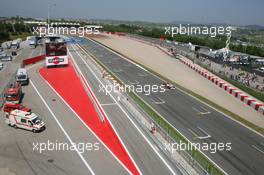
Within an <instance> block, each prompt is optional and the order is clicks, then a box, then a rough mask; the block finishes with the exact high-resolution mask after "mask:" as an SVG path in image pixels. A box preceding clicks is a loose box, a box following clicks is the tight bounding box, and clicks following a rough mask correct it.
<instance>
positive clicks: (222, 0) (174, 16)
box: [0, 0, 264, 26]
mask: <svg viewBox="0 0 264 175" xmlns="http://www.w3.org/2000/svg"><path fill="white" fill-rule="evenodd" d="M48 7H50V8H49V9H50V16H51V18H83V19H115V20H129V21H149V22H172V21H186V22H195V23H228V24H237V25H262V26H264V1H263V0H0V16H17V15H18V16H23V17H33V18H47V16H48Z"/></svg>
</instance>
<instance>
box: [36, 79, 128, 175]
mask: <svg viewBox="0 0 264 175" xmlns="http://www.w3.org/2000/svg"><path fill="white" fill-rule="evenodd" d="M40 77H41V78H42V79H43V80H44V81H45V82H46V83H47V85H48V86H49V87H50V88H51V89H52V90H53V91H54V92H55V94H57V96H58V97H59V98H60V99H61V100H62V101H63V103H64V104H65V105H66V106H67V107H68V108H69V109H70V110H71V111H72V112H73V113H74V114H75V115H76V116H77V118H78V119H79V120H80V122H81V123H82V124H83V125H84V126H85V127H86V128H87V129H88V130H89V131H90V132H91V133H92V134H93V135H94V136H95V138H96V139H97V140H99V142H100V143H101V144H102V145H103V146H104V147H105V148H106V149H107V150H108V151H109V152H110V154H111V155H112V156H113V157H114V158H115V159H116V161H117V162H118V163H120V165H121V166H122V167H123V168H124V169H125V170H126V171H127V172H128V173H129V174H131V175H132V173H131V172H130V171H129V169H127V167H126V166H125V165H124V164H123V163H122V162H121V161H120V160H119V159H118V158H117V157H116V155H115V154H114V153H113V152H112V151H111V150H110V149H109V148H108V147H107V146H106V145H105V143H104V142H103V141H102V140H101V139H100V138H99V137H98V136H97V135H96V134H95V133H94V131H93V130H92V129H91V128H90V127H89V126H88V125H87V124H86V123H85V122H84V121H83V120H82V118H81V117H80V116H79V115H78V114H77V113H76V112H75V111H74V110H73V109H72V107H71V106H70V105H69V104H68V103H67V102H66V101H65V100H64V99H63V98H62V96H61V95H60V94H59V93H58V92H57V91H56V90H55V89H54V88H53V87H52V86H51V85H50V84H49V82H48V81H47V80H45V79H44V78H43V77H42V76H40Z"/></svg>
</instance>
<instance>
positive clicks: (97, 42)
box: [86, 37, 264, 169]
mask: <svg viewBox="0 0 264 175" xmlns="http://www.w3.org/2000/svg"><path fill="white" fill-rule="evenodd" d="M86 39H87V40H89V41H91V42H94V43H96V44H98V45H100V46H101V47H103V48H105V49H106V50H108V51H110V52H112V53H114V54H117V55H119V56H120V57H122V58H124V59H125V60H127V61H128V62H130V63H131V64H133V65H135V66H138V64H137V63H135V62H134V61H132V60H130V59H128V58H126V57H125V56H123V55H120V54H119V53H117V52H116V51H114V50H111V49H109V48H107V47H105V46H104V45H102V44H101V43H100V42H99V41H93V40H91V39H89V38H87V37H86ZM138 67H141V68H142V66H138ZM142 69H143V70H146V69H145V68H142ZM146 71H147V72H149V71H148V70H146ZM149 73H150V74H151V75H153V76H155V77H157V78H158V79H159V80H161V81H163V79H162V78H160V77H159V76H157V75H156V74H154V73H152V72H149ZM175 88H176V89H177V90H179V91H180V92H182V93H183V94H186V95H188V96H189V97H192V98H193V99H195V100H197V101H199V102H200V103H202V104H204V105H206V106H208V107H210V108H211V109H213V110H214V111H216V112H218V113H220V114H222V115H223V116H225V117H227V118H229V119H230V120H232V121H234V122H236V123H238V124H240V125H242V126H244V127H245V128H247V129H248V130H250V131H252V132H254V133H255V134H257V135H259V136H261V137H262V138H264V135H263V134H261V133H259V132H257V131H256V130H254V129H252V128H250V127H249V126H247V125H245V124H244V123H242V122H240V121H238V120H236V119H234V118H232V117H230V116H229V115H227V114H225V113H224V112H222V111H220V110H218V109H216V108H215V107H213V106H211V105H209V104H208V103H206V102H204V101H202V100H200V99H199V98H197V97H195V96H193V95H192V94H190V93H188V92H185V91H184V90H182V89H180V88H178V87H175ZM163 119H164V120H166V119H165V118H163ZM166 121H167V120H166ZM171 126H172V125H171ZM172 127H173V128H175V127H174V126H172ZM175 129H176V128H175ZM207 158H208V159H209V160H211V159H210V158H209V157H208V156H207ZM219 168H220V167H219ZM220 169H221V168H220Z"/></svg>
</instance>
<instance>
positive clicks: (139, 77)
mask: <svg viewBox="0 0 264 175" xmlns="http://www.w3.org/2000/svg"><path fill="white" fill-rule="evenodd" d="M81 47H82V48H84V49H85V50H86V51H88V52H90V53H92V54H93V55H94V56H96V57H97V58H98V59H99V60H100V62H101V63H103V64H104V65H105V66H107V67H108V68H109V69H110V70H111V71H112V72H113V73H114V74H115V75H116V76H118V78H119V79H121V80H122V81H123V82H125V83H126V84H141V85H146V84H147V85H161V84H162V80H160V79H159V78H158V77H156V76H154V75H153V74H151V73H149V72H148V71H146V70H144V69H142V68H141V67H139V66H136V65H134V64H132V63H130V62H129V61H127V60H126V59H124V58H122V57H121V56H120V55H118V54H116V53H113V52H111V51H110V50H108V49H106V48H104V47H103V46H102V45H99V44H98V43H96V42H94V41H91V40H89V39H85V41H84V42H82V44H81ZM161 66H166V65H161ZM183 66H184V65H183ZM157 71H158V70H157ZM175 76H177V75H175ZM138 95H139V96H140V97H141V98H143V99H144V100H145V101H146V102H147V103H148V104H149V105H151V106H152V107H153V108H154V109H155V110H156V111H158V112H159V113H160V114H161V115H162V116H163V117H164V118H165V119H166V120H167V121H168V122H169V123H171V124H172V125H173V126H174V127H175V128H177V129H178V130H179V131H180V132H181V133H182V134H184V136H185V137H187V138H188V139H189V140H190V141H192V142H194V143H202V142H207V143H215V142H216V143H220V142H223V143H228V142H231V146H232V150H231V151H218V152H217V153H209V152H208V151H204V153H205V154H206V155H207V156H208V157H209V158H210V159H212V160H213V161H214V162H215V163H216V164H217V165H219V166H220V167H221V168H222V169H223V170H224V171H225V172H226V173H228V174H236V175H238V174H246V175H248V174H256V175H257V174H258V175H259V174H262V173H263V172H264V166H263V160H264V138H263V137H262V136H260V135H259V134H256V133H255V132H253V131H252V130H250V129H248V128H246V127H244V126H242V125H241V124H239V123H237V122H235V121H233V120H232V119H230V118H229V117H227V116H225V115H224V114H222V113H220V112H218V111H216V110H214V109H212V108H211V107H209V106H207V105H205V104H204V103H201V102H200V101H198V100H196V99H194V98H193V97H191V96H189V95H187V94H185V93H184V92H182V91H180V90H178V89H175V90H167V91H166V92H165V93H152V94H151V95H145V94H144V93H138ZM248 115H250V114H248ZM206 135H210V136H211V137H210V138H207V139H198V138H197V136H198V137H199V136H200V137H203V136H206Z"/></svg>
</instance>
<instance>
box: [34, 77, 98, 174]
mask: <svg viewBox="0 0 264 175" xmlns="http://www.w3.org/2000/svg"><path fill="white" fill-rule="evenodd" d="M30 84H31V85H32V87H33V88H34V89H35V91H36V92H37V94H38V96H39V97H40V99H41V100H42V102H43V103H44V105H45V106H46V107H47V109H48V110H49V112H50V114H51V115H52V117H53V118H54V120H55V121H56V122H57V124H58V125H59V127H60V129H61V130H62V132H63V133H64V135H65V136H66V137H67V139H68V140H69V142H70V143H71V145H72V146H74V142H73V141H72V139H71V138H70V136H69V135H68V134H67V132H66V131H65V129H64V128H63V126H62V125H61V123H60V122H59V120H58V119H57V117H56V116H55V114H54V113H53V111H52V110H51V109H50V107H49V105H48V104H47V102H46V101H45V100H44V98H43V97H42V95H41V94H40V92H39V91H38V90H37V88H36V86H35V85H34V83H33V82H32V80H31V81H30ZM74 149H75V151H76V152H77V154H78V156H79V157H80V158H81V160H82V161H83V163H84V165H85V166H86V167H87V169H88V170H89V171H90V172H91V174H92V175H95V173H94V171H93V170H92V168H91V167H90V165H89V164H88V163H87V162H86V160H85V159H84V157H83V156H82V154H81V153H80V152H79V151H78V150H77V148H76V146H74Z"/></svg>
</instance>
